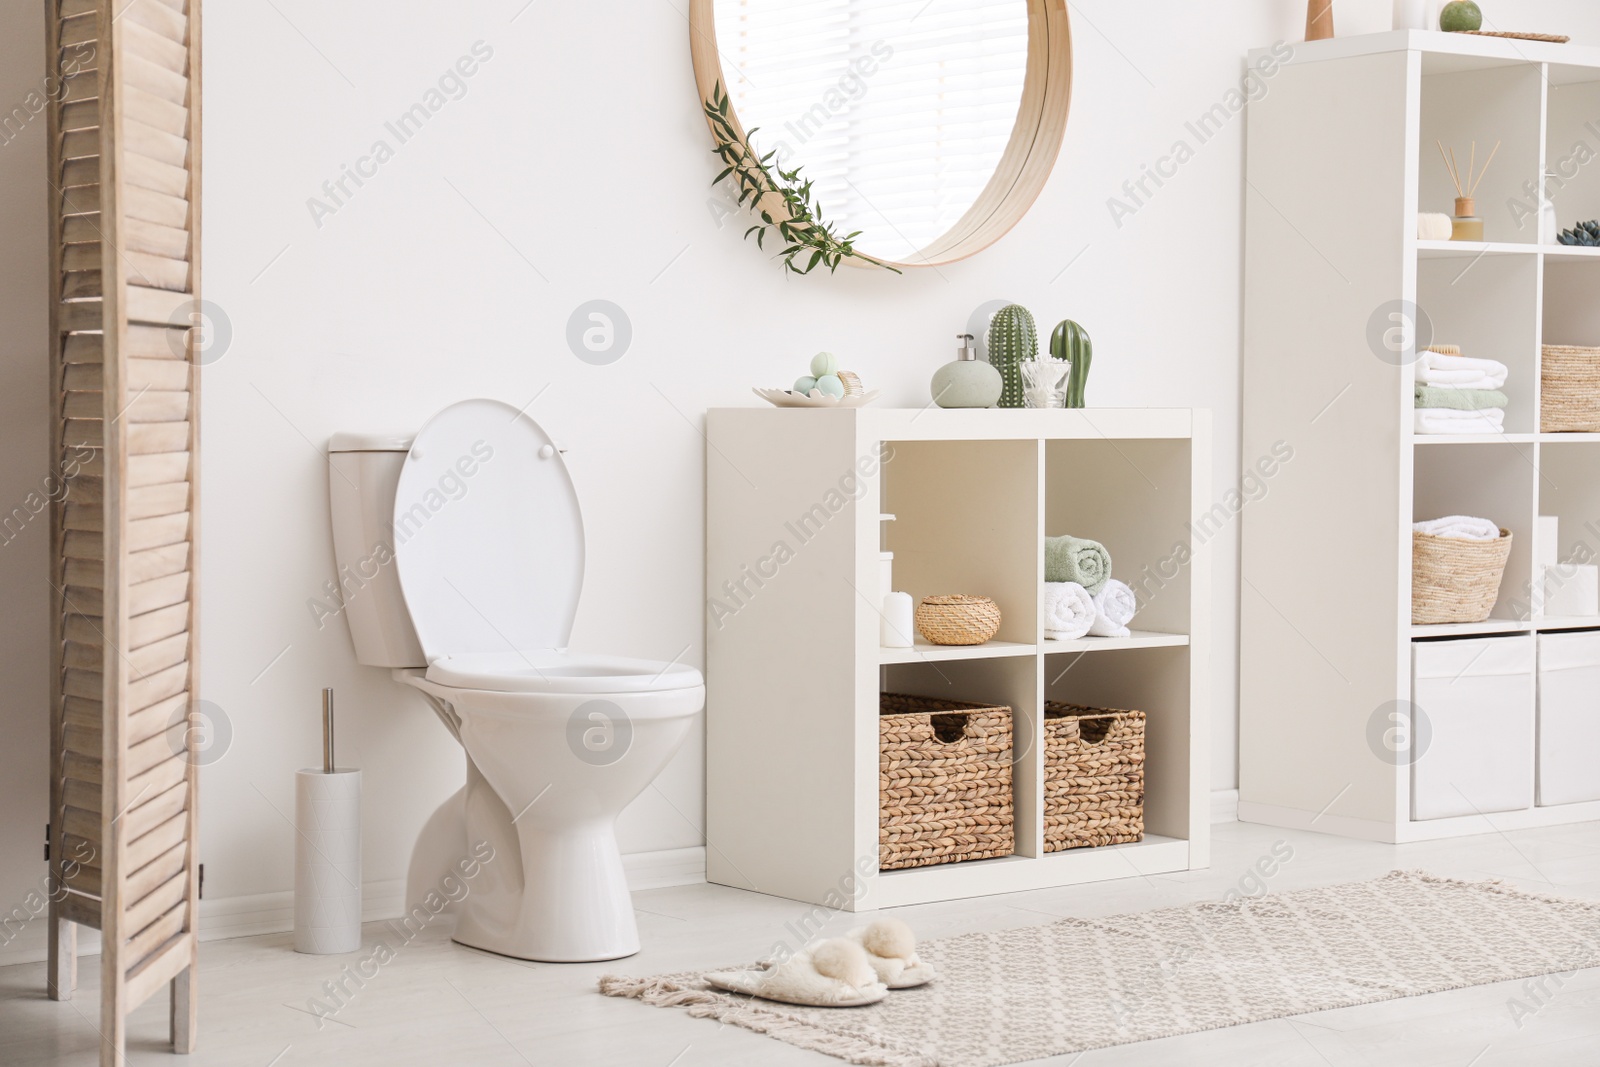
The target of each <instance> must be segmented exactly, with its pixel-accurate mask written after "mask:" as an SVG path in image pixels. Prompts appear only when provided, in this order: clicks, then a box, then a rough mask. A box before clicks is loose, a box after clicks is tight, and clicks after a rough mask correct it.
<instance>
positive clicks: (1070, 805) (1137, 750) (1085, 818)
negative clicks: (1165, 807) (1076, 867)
mask: <svg viewBox="0 0 1600 1067" xmlns="http://www.w3.org/2000/svg"><path fill="white" fill-rule="evenodd" d="M1044 716H1045V718H1044V850H1045V851H1046V852H1061V851H1064V850H1065V849H1069V848H1085V847H1088V846H1091V845H1126V844H1130V843H1132V842H1134V841H1142V840H1143V839H1144V721H1145V720H1144V712H1142V711H1113V710H1109V709H1105V708H1084V707H1078V706H1077V705H1075V704H1058V703H1056V702H1054V701H1046V703H1045V706H1044Z"/></svg>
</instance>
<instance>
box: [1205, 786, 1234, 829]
mask: <svg viewBox="0 0 1600 1067" xmlns="http://www.w3.org/2000/svg"><path fill="white" fill-rule="evenodd" d="M1211 821H1212V822H1214V823H1218V822H1238V821H1239V791H1238V790H1237V789H1218V790H1217V791H1216V792H1214V793H1212V794H1211Z"/></svg>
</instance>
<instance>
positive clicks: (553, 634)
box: [394, 400, 583, 662]
mask: <svg viewBox="0 0 1600 1067" xmlns="http://www.w3.org/2000/svg"><path fill="white" fill-rule="evenodd" d="M394 537H395V546H394V554H395V566H396V568H397V573H398V576H399V579H400V591H401V593H402V594H404V596H405V601H406V608H407V610H408V611H409V612H410V613H411V622H412V625H413V626H414V627H415V629H416V631H417V640H418V641H419V642H420V643H421V645H422V651H423V653H424V654H425V655H426V656H427V657H428V660H429V662H432V661H433V660H435V659H438V658H439V657H440V656H445V655H461V654H465V653H485V652H506V651H510V650H517V649H540V648H565V647H566V645H567V639H568V637H569V636H570V635H571V633H572V621H573V618H574V617H575V616H576V615H577V611H578V595H579V593H580V592H581V591H582V588H583V515H582V513H581V512H580V511H579V508H578V496H577V493H576V491H575V490H574V489H573V485H572V478H571V477H570V476H569V475H568V473H567V465H566V463H565V461H564V460H563V459H562V457H561V452H560V451H559V450H558V449H557V448H556V446H555V443H554V442H553V441H551V440H550V437H549V435H547V434H546V433H545V432H544V430H543V429H541V428H540V426H539V424H538V423H536V422H534V421H533V420H532V419H530V418H528V417H527V416H526V415H524V414H523V413H522V412H520V411H518V410H517V409H516V408H513V407H512V406H510V405H509V404H504V403H501V402H500V401H498V400H464V401H462V402H460V403H458V404H452V405H451V406H450V407H447V408H445V409H444V410H443V411H441V412H439V413H438V414H437V415H435V416H434V417H433V418H432V419H430V420H429V421H428V423H427V425H425V426H424V427H423V428H422V429H421V430H420V431H418V433H417V436H416V439H415V440H414V441H413V442H412V444H411V450H410V453H409V454H408V455H407V456H406V461H405V464H404V466H403V467H402V468H401V471H400V480H399V486H398V488H397V489H396V490H395V500H394Z"/></svg>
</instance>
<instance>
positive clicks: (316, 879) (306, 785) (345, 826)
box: [294, 689, 361, 955]
mask: <svg viewBox="0 0 1600 1067" xmlns="http://www.w3.org/2000/svg"><path fill="white" fill-rule="evenodd" d="M322 753H323V755H322V766H321V767H312V768H307V769H305V770H302V771H296V772H295V779H294V827H295V851H294V950H295V951H296V952H309V953H314V954H318V955H329V954H332V953H338V952H354V951H355V950H356V949H358V948H360V947H361V771H360V770H359V769H357V768H353V767H335V766H334V758H333V690H331V689H324V690H323V691H322Z"/></svg>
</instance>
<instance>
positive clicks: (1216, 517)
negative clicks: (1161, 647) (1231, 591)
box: [1042, 440, 1242, 652]
mask: <svg viewBox="0 0 1600 1067" xmlns="http://www.w3.org/2000/svg"><path fill="white" fill-rule="evenodd" d="M1191 462H1192V459H1191V456H1190V449H1189V442H1188V441H1174V440H1146V441H1114V440H1066V441H1050V442H1047V443H1046V445H1045V515H1044V530H1045V535H1046V536H1048V537H1054V536H1060V535H1064V534H1070V535H1072V536H1074V537H1082V538H1087V539H1089V540H1091V541H1099V542H1100V543H1101V544H1103V545H1105V547H1106V551H1107V552H1108V553H1109V554H1110V556H1111V576H1112V577H1113V578H1116V579H1118V580H1120V581H1123V582H1126V583H1127V584H1128V585H1129V586H1131V587H1132V588H1133V591H1134V596H1135V597H1136V598H1137V600H1138V603H1139V614H1138V616H1137V617H1136V618H1135V619H1134V621H1133V625H1134V626H1137V627H1138V629H1139V631H1140V633H1141V635H1142V636H1141V638H1140V639H1139V640H1137V641H1134V642H1133V643H1134V644H1149V643H1152V642H1162V643H1169V642H1173V641H1174V639H1178V638H1181V637H1182V636H1183V635H1185V634H1187V633H1188V620H1189V617H1190V610H1191V606H1192V605H1191V601H1190V587H1189V583H1188V581H1187V580H1185V577H1184V571H1185V570H1186V569H1187V566H1188V564H1187V560H1188V558H1189V553H1190V552H1191V551H1192V550H1193V541H1194V540H1195V539H1201V540H1204V541H1209V540H1210V539H1211V538H1213V537H1215V536H1216V535H1217V534H1218V533H1219V532H1220V531H1221V530H1222V528H1223V527H1225V526H1227V525H1230V524H1231V523H1232V521H1233V519H1234V517H1235V516H1236V515H1237V513H1238V512H1237V509H1234V508H1232V507H1230V506H1229V505H1228V504H1226V503H1218V504H1217V505H1216V506H1215V508H1213V510H1212V511H1206V510H1205V506H1206V505H1203V504H1201V503H1200V502H1199V501H1196V500H1194V499H1192V498H1191V496H1190V478H1189V471H1190V465H1191ZM1241 501H1242V498H1241ZM1112 640H1117V639H1111V638H1083V639H1081V640H1080V641H1076V642H1059V641H1048V640H1047V641H1045V642H1044V644H1043V646H1042V647H1043V648H1044V650H1045V651H1046V652H1057V651H1073V650H1078V649H1094V648H1099V647H1111V646H1110V645H1101V644H1100V642H1103V641H1107V642H1108V641H1112ZM1062 646H1073V647H1072V648H1068V647H1062Z"/></svg>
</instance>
